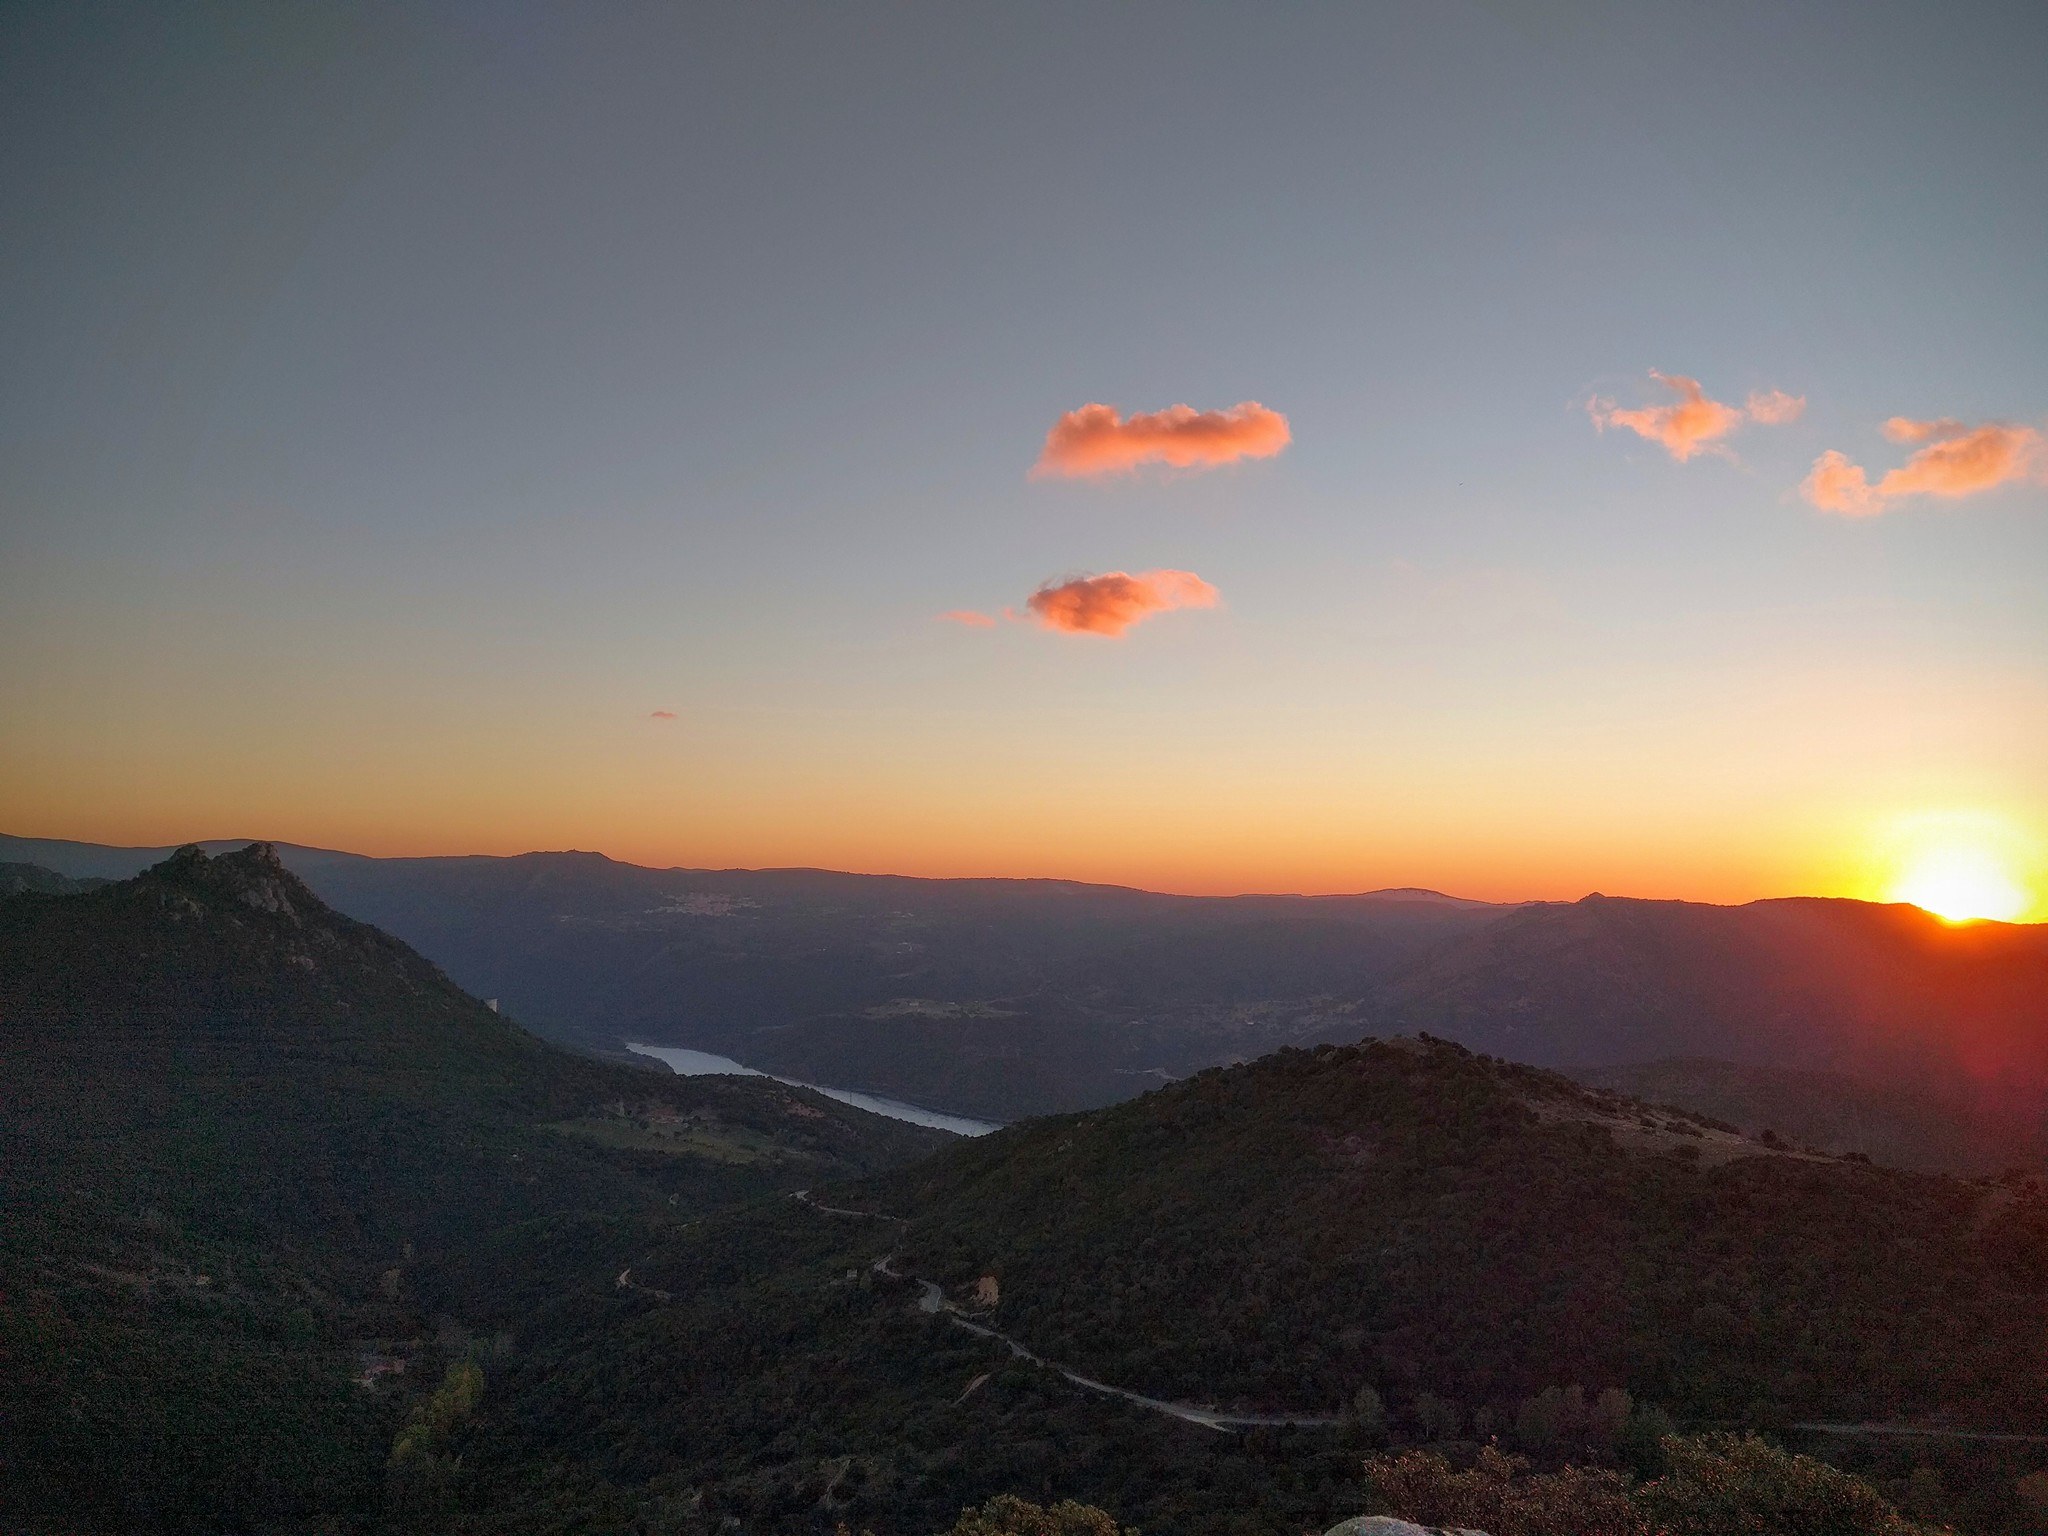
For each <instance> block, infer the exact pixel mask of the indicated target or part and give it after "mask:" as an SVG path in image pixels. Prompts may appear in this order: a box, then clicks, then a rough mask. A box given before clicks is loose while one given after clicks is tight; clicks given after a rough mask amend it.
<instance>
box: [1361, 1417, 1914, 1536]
mask: <svg viewBox="0 0 2048 1536" xmlns="http://www.w3.org/2000/svg"><path fill="white" fill-rule="evenodd" d="M1663 1451H1664V1456H1665V1459H1666V1463H1667V1465H1668V1467H1669V1470H1668V1471H1667V1472H1666V1473H1665V1474H1664V1475H1663V1476H1661V1477H1657V1478H1653V1479H1650V1480H1649V1481H1646V1482H1634V1481H1631V1480H1630V1479H1629V1478H1627V1477H1625V1476H1624V1475H1623V1474H1621V1473H1619V1472H1609V1471H1605V1470H1595V1469H1588V1468H1584V1467H1566V1468H1564V1469H1563V1470H1561V1471H1557V1472H1533V1471H1531V1470H1530V1467H1529V1463H1528V1462H1527V1461H1525V1460H1523V1459H1522V1458H1521V1457H1519V1456H1507V1455H1503V1454H1502V1453H1501V1452H1500V1451H1499V1450H1497V1449H1496V1448H1494V1447H1492V1446H1488V1447H1487V1448H1486V1449H1485V1450H1483V1451H1481V1452H1480V1453H1479V1459H1478V1461H1477V1462H1475V1463H1474V1464H1473V1465H1472V1466H1471V1467H1470V1468H1468V1469H1465V1470H1463V1471H1460V1470H1458V1469H1456V1468H1454V1467H1452V1465H1451V1464H1450V1463H1449V1462H1448V1461H1446V1460H1445V1459H1444V1458H1443V1457H1442V1456H1441V1455H1438V1454H1437V1453H1436V1452H1434V1451H1404V1452H1402V1453H1401V1454H1399V1455H1396V1456H1380V1457H1375V1458H1373V1459H1372V1460H1371V1461H1368V1462H1367V1463H1366V1476H1367V1479H1368V1481H1369V1482H1370V1483H1371V1485H1372V1487H1373V1490H1374V1492H1375V1493H1376V1494H1377V1495H1378V1498H1379V1501H1380V1503H1381V1504H1383V1505H1384V1506H1385V1508H1386V1510H1387V1511H1388V1512H1389V1513H1392V1514H1397V1515H1400V1516H1401V1517H1402V1518H1404V1519H1408V1520H1414V1521H1418V1522H1420V1523H1421V1524H1424V1525H1446V1526H1468V1527H1472V1528H1474V1529H1477V1530H1482V1531H1485V1532H1487V1533H1488V1536H1923V1533H1925V1532H1927V1531H1928V1529H1929V1528H1928V1527H1925V1526H1919V1525H1915V1524H1914V1523H1912V1522H1911V1521H1909V1520H1907V1519H1906V1518H1905V1517H1904V1516H1902V1515H1901V1514H1900V1513H1899V1512H1898V1511H1897V1510H1896V1509H1894V1508H1893V1507H1892V1506H1891V1505H1890V1504H1889V1503H1887V1502H1886V1501H1885V1499H1884V1498H1883V1497H1882V1496H1881V1495H1880V1494H1879V1493H1878V1492H1877V1490H1876V1489H1874V1488H1872V1487H1871V1486H1870V1485H1869V1484H1867V1483H1865V1482H1863V1481H1861V1480H1860V1479H1858V1478H1855V1477H1851V1476H1850V1475H1849V1474H1848V1473H1846V1472H1842V1471H1839V1470H1838V1469H1836V1468H1834V1467H1831V1466H1829V1465H1828V1464H1827V1463H1826V1462H1822V1461H1816V1460H1814V1459H1813V1458H1812V1457H1810V1456H1795V1455H1792V1454H1790V1453H1789V1452H1786V1451H1781V1450H1779V1449H1777V1448H1776V1447H1775V1446H1772V1445H1770V1444H1768V1443H1766V1442H1765V1441H1763V1440H1761V1439H1759V1438H1758V1437H1757V1436H1755V1435H1746V1436H1738V1435H1698V1436H1686V1435H1670V1436H1667V1437H1666V1438H1665V1440H1664V1442H1663Z"/></svg>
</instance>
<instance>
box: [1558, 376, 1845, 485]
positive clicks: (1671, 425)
mask: <svg viewBox="0 0 2048 1536" xmlns="http://www.w3.org/2000/svg"><path fill="white" fill-rule="evenodd" d="M1650 377H1651V378H1653V379H1655V380H1656V381H1657V382H1658V383H1659V384H1661V385H1662V386H1663V387H1664V388H1665V389H1666V390H1668V391H1669V392H1670V393H1671V394H1672V395H1673V396H1675V397H1676V398H1675V399H1673V400H1672V401H1671V402H1670V403H1669V404H1667V405H1645V406H1639V407H1624V406H1621V405H1618V404H1617V403H1616V402H1615V401H1613V400H1610V399H1607V398H1605V397H1604V396H1600V395H1595V396H1594V397H1593V398H1592V399H1590V400H1588V401H1587V402H1586V414H1587V415H1588V416H1590V417H1592V418H1593V425H1594V426H1595V427H1597V428H1598V429H1599V430H1601V431H1602V432H1605V431H1606V430H1607V429H1608V428H1609V427H1620V428H1624V429H1626V430H1627V431H1630V432H1633V433H1635V434H1636V436H1638V437H1642V438H1647V439H1648V440H1649V441H1651V442H1653V443H1656V444H1657V445H1658V446H1659V447H1661V448H1663V450H1664V451H1665V452H1666V453H1668V454H1670V455H1671V457H1672V458H1674V459H1676V460H1678V462H1679V463H1681V464H1683V463H1685V462H1686V460H1688V459H1690V458H1692V457H1693V456H1694V455H1695V454H1701V453H1709V454H1717V455H1720V456H1723V457H1728V456H1729V453H1728V444H1727V442H1726V439H1727V438H1728V437H1729V435H1730V434H1732V433H1733V432H1735V431H1736V430H1737V429H1738V428H1740V427H1742V426H1743V425H1745V424H1746V423H1749V422H1754V423H1756V424H1757V425H1759V426H1766V427H1777V426H1783V425H1784V424H1785V423H1787V422H1791V421H1797V420H1798V419H1799V417H1800V414H1801V413H1802V412H1803V411H1804V410H1805V409H1806V397H1805V396H1804V395H1788V394H1786V393H1785V391H1783V390H1782V389H1768V390H1756V391H1753V392H1752V393H1751V395H1750V397H1749V399H1748V401H1747V402H1746V403H1745V404H1743V405H1729V404H1726V403H1725V402H1723V401H1720V400H1716V399H1714V398H1713V397H1712V396H1710V395H1709V394H1708V393H1707V392H1706V390H1705V389H1704V388H1703V387H1702V386H1701V384H1700V381H1699V380H1698V379H1693V378H1687V377H1686V376H1685V375H1684V374H1682V373H1659V372H1658V371H1657V370H1656V369H1654V368H1652V369H1651V370H1650Z"/></svg>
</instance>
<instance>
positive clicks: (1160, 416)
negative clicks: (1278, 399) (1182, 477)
mask: <svg viewBox="0 0 2048 1536" xmlns="http://www.w3.org/2000/svg"><path fill="white" fill-rule="evenodd" d="M1293 440H1294V437H1293V433H1292V431H1291V430H1290V429H1289V427H1288V425H1287V418H1286V417H1285V416H1283V415H1281V414H1280V413H1279V412H1278V411H1274V410H1268V409H1267V408H1266V407H1265V406H1263V405H1261V404H1259V402H1258V401H1256V400H1245V401H1241V402H1239V403H1238V404H1236V405H1233V406H1232V407H1230V409H1229V410H1227V411H1198V410H1196V409H1195V408H1194V407H1193V406H1191V405H1170V406H1168V407H1167V408H1166V409H1165V410H1163V411H1138V412H1135V413H1133V414H1132V415H1130V416H1124V415H1122V414H1120V413H1119V412H1118V411H1117V409H1116V407H1115V406H1112V405H1100V404H1095V403H1093V402H1091V403H1090V404H1087V405H1084V406H1082V407H1081V408H1080V409H1079V410H1077V411H1068V412H1067V413H1066V414H1065V415H1064V416H1062V417H1060V419H1059V420H1058V421H1056V422H1054V423H1053V425H1052V430H1051V431H1050V432H1048V433H1046V435H1045V447H1044V448H1043V449H1042V450H1041V451H1040V453H1039V455H1038V462H1037V463H1036V464H1035V465H1033V466H1032V469H1031V475H1032V478H1033V479H1046V478H1048V477H1054V476H1058V477H1064V478H1070V479H1071V478H1079V477H1085V476H1090V475H1114V474H1124V473H1128V472H1129V471H1131V470H1134V469H1138V468H1140V467H1141V466H1143V465H1146V464H1164V465H1167V466H1169V467H1170V468H1173V469H1214V468H1216V467H1217V466H1218V465H1222V464H1233V463H1235V462H1237V461H1238V460H1239V459H1270V458H1271V457H1273V455H1274V454H1276V453H1278V452H1279V451H1280V450H1281V449H1283V448H1285V447H1286V446H1287V445H1288V444H1289V443H1290V442H1292V441H1293Z"/></svg>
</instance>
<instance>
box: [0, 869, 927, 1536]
mask: <svg viewBox="0 0 2048 1536" xmlns="http://www.w3.org/2000/svg"><path fill="white" fill-rule="evenodd" d="M0 1062H4V1073H0V1083H4V1090H0V1091H4V1094H5V1104H4V1113H0V1138H4V1139H0V1162H4V1164H5V1166H6V1168H7V1170H8V1173H7V1178H6V1180H5V1183H4V1187H0V1202H4V1211H0V1215H4V1220H0V1233H4V1236H0V1350H4V1353H5V1362H6V1368H5V1371H4V1373H0V1441H4V1443H5V1444H6V1445H7V1447H8V1455H7V1456H6V1457H5V1458H4V1470H0V1513H4V1515H5V1520H4V1522H0V1523H5V1524H6V1525H7V1526H8V1527H9V1528H10V1529H26V1530H66V1531H69V1530H79V1529H185V1528H199V1529H225V1530H234V1529H243V1528H249V1529H254V1528H261V1529H265V1530H276V1531H289V1530H301V1529H303V1530H313V1529H321V1530H326V1529H354V1528H358V1527H362V1526H365V1525H366V1524H367V1523H370V1522H373V1521H375V1520H377V1519H380V1518H387V1517H388V1518H390V1519H391V1520H393V1521H394V1522H395V1523H396V1524H398V1525H399V1526H401V1527H402V1526H403V1525H404V1524H405V1523H406V1520H405V1517H404V1515H403V1511H402V1508H400V1507H398V1506H392V1507H391V1508H387V1507H386V1506H387V1504H389V1503H390V1499H391V1498H399V1501H400V1505H402V1503H403V1499H402V1497H401V1496H400V1494H401V1493H402V1490H400V1493H393V1492H392V1490H391V1489H389V1488H387V1481H388V1478H389V1474H388V1472H387V1466H386V1463H387V1459H388V1457H389V1455H390V1453H391V1451H392V1447H393V1443H394V1437H396V1436H397V1434H398V1432H399V1430H400V1428H401V1427H402V1425H403V1422H404V1420H405V1418H406V1416H407V1415H408V1414H409V1413H410V1412H412V1407H413V1405H412V1399H413V1398H414V1397H415V1396H417V1395H418V1389H419V1388H420V1387H424V1388H431V1387H433V1386H434V1384H435V1382H436V1381H438V1380H439V1379H440V1377H441V1375H442V1374H443V1372H444V1370H445V1369H446V1367H447V1366H449V1365H450V1364H451V1363H456V1362H459V1361H461V1360H463V1359H466V1358H467V1357H468V1356H469V1355H470V1354H471V1353H473V1352H474V1351H475V1350H476V1349H492V1350H498V1351H499V1352H500V1353H503V1352H505V1351H509V1350H516V1348H517V1344H518V1329H519V1324H520V1319H521V1317H522V1315H523V1314H524V1313H525V1312H527V1311H528V1310H530V1308H531V1307H532V1306H533V1305H535V1304H536V1302H537V1301H539V1300H542V1299H546V1298H552V1297H554V1296H557V1295H559V1294H561V1293H562V1292H564V1291H565V1290H592V1291H597V1290H601V1289H603V1288H605V1287H608V1286H610V1285H611V1284H612V1283H613V1277H614V1275H615V1273H616V1270H617V1268H618V1266H619V1264H620V1263H623V1262H624V1259H623V1258H620V1257H619V1256H620V1255H621V1254H626V1255H630V1253H631V1252H632V1251H634V1250H635V1249H636V1248H638V1247H640V1246H644V1245H645V1244H646V1243H647V1242H648V1241H649V1240H650V1239H651V1238H652V1237H653V1236H654V1235H655V1234H656V1233H658V1231H659V1230H660V1229H661V1228H662V1226H663V1225H664V1224H668V1223H672V1222H674V1221H677V1220H680V1219H687V1218H690V1217H693V1216H697V1215H701V1214H702V1213H704V1212H707V1211H710V1210H714V1209H717V1208H718V1207H720V1206H723V1205H726V1204H729V1203H732V1202H735V1201H744V1200H748V1199H754V1198H758V1197H760V1196H761V1195H763V1194H769V1193H773V1192H775V1191H776V1190H779V1189H787V1188H791V1187H795V1186H799V1185H802V1184H806V1183H810V1182H814V1181H818V1180H821V1179H825V1178H830V1177H834V1176H843V1175H846V1174H849V1173H854V1172H860V1171H867V1170H872V1169H875V1168H879V1167H883V1166H887V1165H888V1164H889V1163H891V1162H893V1161H900V1160H903V1159H905V1158H909V1157H913V1156H916V1155H918V1154H920V1153H922V1152H924V1151H926V1150H928V1149H929V1148H931V1147H933V1146H935V1145H937V1144H939V1143H941V1142H943V1141H944V1140H946V1139H947V1138H945V1137H943V1136H942V1135H939V1134H937V1133H932V1132H926V1131H923V1130H920V1129H917V1128H914V1127H911V1126H907V1125H903V1124H900V1123H898V1122H893V1121H887V1120H883V1119H880V1118H878V1117H875V1116H871V1115H867V1114H864V1113H862V1112H860V1111H858V1110H852V1109H849V1108H847V1107H845V1106H843V1105H839V1104H835V1103H833V1102H831V1101H829V1100H826V1099H823V1098H820V1097H818V1096H816V1095H812V1094H808V1093H805V1092H803V1091H801V1090H795V1089H789V1088H785V1087H783V1086H781V1085H779V1084H774V1083H770V1082H766V1081H764V1080H741V1079H731V1078H725V1079H711V1080H704V1079H684V1078H676V1077H672V1076H669V1075H667V1074H657V1073H654V1072H639V1071H634V1070H632V1069H629V1068H623V1067H615V1066H611V1065H608V1064H605V1063H602V1062H596V1061H591V1060H587V1059H584V1058H580V1057H576V1056H573V1055H570V1054H568V1053H567V1052H564V1051H561V1050H559V1049H557V1048H555V1047H552V1046H548V1045H546V1044H544V1043H543V1042H541V1041H539V1040H538V1039H536V1038H534V1037H533V1036H531V1035H529V1034H527V1033H525V1032H524V1031H523V1030H521V1029H519V1028H518V1027H517V1026H516V1025H514V1024H512V1023H511V1022H510V1021H508V1020H506V1019H504V1018H501V1017H499V1016H498V1015H497V1014H495V1013H493V1012H491V1011H490V1010H489V1009H487V1008H486V1007H485V1006H484V1005H482V1004H480V1003H478V1002H476V1001H475V1000H474V999H472V998H469V997H467V996H465V995H464V994H463V993H462V992H461V991H460V990H458V989H457V988H456V987H455V986H454V985H453V984H451V983H450V982H449V981H448V980H447V979H446V978H445V977H443V976H442V975H441V973H440V972H439V971H438V970H437V969H436V968H434V967H433V966H432V965H430V964H428V963H427V962H426V961H424V960H422V959H421V958H420V957H419V956H418V955H416V954H414V953H413V952H412V951H411V950H409V949H407V948H406V947H405V946H404V945H402V944H400V943H398V942H397V941H396V940H393V939H391V938H389V937H387V936H386V935H384V934H382V933H379V932H378V931H377V930H375V929H373V928H369V927H367V926H365V925H362V924H359V923H355V922H352V921H350V920H349V919H346V918H343V917H341V916H339V915H338V914H336V913H334V912H332V911H330V910H329V909H327V908H326V907H325V906H324V905H323V904H322V903H320V902H319V901H318V900H317V899H316V898H315V897H313V895H312V894H311V893H310V892H309V891H308V890H307V889H306V888H305V887H304V886H303V885H302V884H300V883H299V882H298V881H297V880H296V879H295V878H294V877H292V876H291V875H290V874H288V873H287V872H286V871H284V870H283V868H282V867H281V866H280V865H279V864H278V863H277V861H276V859H275V857H274V856H273V855H272V854H271V853H270V852H269V850H268V849H266V848H263V847H261V846H257V847H252V848H250V849H249V850H247V851H246V852H243V853H238V854H233V855H226V856H223V857H220V858H216V859H208V858H207V857H206V856H205V855H204V854H202V853H200V852H199V851H198V850H190V851H187V852H183V853H180V854H179V855H177V856H175V857H174V858H172V859H171V860H169V861H167V862H166V863H165V864H163V865H160V866H158V867H157V868H155V869H153V870H151V871H149V872H147V873H145V874H144V875H142V876H140V877H138V878H137V879H135V880H132V881H128V882H124V883H122V884H119V885H113V886H107V887H104V888H101V889H97V890H90V891H86V892H83V893H78V894H67V895H45V894H36V893H23V894H15V895H12V896H9V897H7V898H5V899H4V900H0ZM615 1259H617V1260H618V1262H617V1263H614V1262H613V1261H614V1260H615ZM500 1334H503V1335H504V1337H503V1338H502V1339H500V1338H499V1337H498V1336H499V1335H500ZM477 1337H481V1338H483V1339H486V1340H494V1341H496V1342H493V1343H491V1344H489V1345H487V1346H486V1345H475V1344H473V1342H472V1340H473V1339H474V1338H477ZM364 1373H368V1374H369V1375H370V1377H371V1379H372V1380H373V1381H376V1382H379V1383H382V1384H383V1385H380V1386H378V1387H376V1388H374V1389H369V1388H365V1387H364V1386H362V1385H359V1384H358V1381H357V1377H358V1376H359V1375H362V1374H364ZM387 1496H389V1497H387ZM380 1511H382V1513H381V1514H380Z"/></svg>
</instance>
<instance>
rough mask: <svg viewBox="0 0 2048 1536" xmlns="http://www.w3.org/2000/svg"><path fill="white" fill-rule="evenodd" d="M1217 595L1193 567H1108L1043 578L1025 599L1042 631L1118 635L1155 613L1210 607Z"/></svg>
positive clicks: (1215, 601)
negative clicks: (1132, 570) (1059, 579)
mask: <svg viewBox="0 0 2048 1536" xmlns="http://www.w3.org/2000/svg"><path fill="white" fill-rule="evenodd" d="M1218 598H1219V594H1218V593H1217V591H1216V589H1215V588H1214V587H1213V586H1211V585H1210V584H1209V583H1208V582H1206V581H1204V580H1202V578H1201V577H1199V576H1197V575H1196V574H1195V573H1194V572H1193V571H1139V572H1138V573H1137V574H1135V575H1133V574H1131V573H1130V572H1127V571H1109V572H1106V573H1104V574H1103V575H1100V576H1076V577H1073V578H1072V579H1070V580H1067V581H1062V582H1048V583H1046V584H1045V585H1044V586H1042V587H1040V588H1039V589H1038V590H1037V591H1036V592H1034V593H1032V594H1031V596H1030V597H1028V598H1026V599H1025V600H1024V606H1025V608H1026V609H1028V610H1029V611H1030V613H1031V616H1032V617H1033V618H1035V619H1036V620H1037V621H1038V622H1039V623H1040V624H1042V625H1044V626H1045V628H1047V629H1055V630H1059V631H1061V632H1062V633H1064V634H1070V635H1121V634H1122V633H1123V632H1124V631H1125V630H1127V629H1129V628H1130V627H1131V626H1132V625H1133V624H1138V623H1141V622H1143V621H1144V620H1146V619H1149V618H1151V617H1152V615H1154V614H1155V613H1166V612H1169V611H1171V610H1173V609H1175V608H1214V607H1215V606H1216V604H1217V601H1218Z"/></svg>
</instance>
